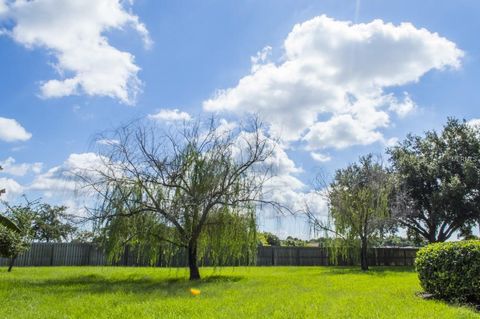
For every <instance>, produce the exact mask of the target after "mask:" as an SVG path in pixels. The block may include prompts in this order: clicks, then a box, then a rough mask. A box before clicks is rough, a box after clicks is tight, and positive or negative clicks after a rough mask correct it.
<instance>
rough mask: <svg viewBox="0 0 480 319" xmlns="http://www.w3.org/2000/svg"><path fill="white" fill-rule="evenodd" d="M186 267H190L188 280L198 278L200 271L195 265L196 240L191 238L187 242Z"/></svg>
mask: <svg viewBox="0 0 480 319" xmlns="http://www.w3.org/2000/svg"><path fill="white" fill-rule="evenodd" d="M188 268H190V280H199V279H200V271H199V270H198V265H197V242H196V241H193V240H192V241H190V243H189V244H188Z"/></svg>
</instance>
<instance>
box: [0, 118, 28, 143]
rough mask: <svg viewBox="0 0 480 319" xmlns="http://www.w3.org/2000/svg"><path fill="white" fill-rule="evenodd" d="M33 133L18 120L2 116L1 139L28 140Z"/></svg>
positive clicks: (6, 140)
mask: <svg viewBox="0 0 480 319" xmlns="http://www.w3.org/2000/svg"><path fill="white" fill-rule="evenodd" d="M31 137H32V134H31V133H29V132H27V130H25V129H24V128H23V126H21V125H20V124H19V123H18V122H17V121H15V120H14V119H8V118H4V117H0V141H5V142H16V141H27V140H29V139H30V138H31Z"/></svg>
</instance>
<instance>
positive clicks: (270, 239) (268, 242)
mask: <svg viewBox="0 0 480 319" xmlns="http://www.w3.org/2000/svg"><path fill="white" fill-rule="evenodd" d="M258 237H259V239H260V244H261V245H262V246H281V244H282V241H281V240H280V238H278V236H277V235H275V234H272V233H269V232H262V233H260V234H259V235H258Z"/></svg>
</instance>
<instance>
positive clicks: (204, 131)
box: [80, 120, 271, 280]
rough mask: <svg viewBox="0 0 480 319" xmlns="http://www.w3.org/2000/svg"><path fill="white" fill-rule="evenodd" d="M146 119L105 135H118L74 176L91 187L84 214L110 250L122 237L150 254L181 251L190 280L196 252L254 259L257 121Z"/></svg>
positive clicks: (261, 154)
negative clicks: (94, 197)
mask: <svg viewBox="0 0 480 319" xmlns="http://www.w3.org/2000/svg"><path fill="white" fill-rule="evenodd" d="M151 125H154V124H149V123H147V124H145V123H144V122H142V121H136V122H133V123H131V124H130V125H127V126H125V127H122V128H120V129H119V130H117V131H115V132H114V133H113V134H112V136H109V138H110V139H115V140H116V141H118V142H116V143H111V144H109V145H104V146H103V148H102V149H100V150H99V154H100V158H101V159H102V163H101V164H100V165H99V168H98V169H97V170H95V171H94V172H85V176H80V178H81V179H82V180H83V182H85V183H86V184H87V185H89V186H90V187H91V188H92V189H94V190H95V191H96V192H97V193H98V194H99V198H100V202H101V205H100V206H99V208H98V209H97V210H94V211H93V216H92V218H93V220H95V221H96V223H97V227H99V228H102V229H104V232H105V238H106V239H107V241H106V244H107V248H108V249H107V250H108V251H109V252H110V256H113V257H115V256H117V257H118V256H119V254H120V253H121V252H122V249H123V247H124V245H125V244H127V243H129V244H132V245H134V246H136V247H139V248H140V249H141V250H143V251H146V252H148V253H149V254H150V256H151V257H152V261H153V260H154V258H155V256H157V255H158V251H159V250H162V251H168V250H170V251H172V250H173V249H181V250H185V251H186V255H187V259H188V265H189V270H190V279H191V280H196V279H200V272H199V268H198V265H199V259H201V257H202V256H206V255H208V256H209V260H210V261H211V262H213V263H214V264H222V262H223V261H225V260H231V259H236V258H240V257H243V256H250V259H251V258H254V256H255V254H254V253H253V250H254V249H255V248H256V226H255V207H256V203H258V202H261V201H262V198H261V193H262V187H261V186H262V184H263V181H264V180H265V179H266V178H267V174H268V171H267V170H266V169H265V167H264V166H265V165H263V162H265V160H266V159H267V158H268V157H269V156H270V153H271V151H270V147H269V145H268V138H266V137H265V136H264V135H263V133H262V130H261V126H260V125H259V123H258V122H257V121H252V122H251V123H250V125H248V126H245V127H240V128H236V129H235V130H225V129H224V128H222V127H219V126H218V123H217V122H216V121H213V120H212V121H211V122H210V123H208V124H207V125H206V126H205V125H202V123H183V125H182V126H181V127H173V128H171V130H170V131H165V130H162V129H160V128H158V127H155V126H153V127H152V126H151ZM103 138H105V137H103ZM227 248H228V249H227Z"/></svg>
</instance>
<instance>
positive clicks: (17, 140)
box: [0, 0, 480, 237]
mask: <svg viewBox="0 0 480 319" xmlns="http://www.w3.org/2000/svg"><path fill="white" fill-rule="evenodd" d="M478 12H480V2H478V1H474V0H471V1H466V0H464V1H434V0H431V1H405V0H402V1H380V0H378V1H374V0H370V1H366V0H363V1H359V0H357V1H338V0H332V1H307V0H291V1H287V0H261V1H258V0H255V1H253V0H245V1H224V0H204V1H176V0H175V1H173V0H172V1H153V0H136V1H133V2H131V1H120V2H119V1H115V0H102V1H97V0H91V1H86V0H82V1H80V0H71V1H64V0H34V1H31V2H25V1H12V0H0V61H1V62H0V63H1V64H0V96H1V97H2V99H1V102H0V163H1V165H3V166H4V167H6V169H5V171H4V172H3V173H0V182H2V183H4V184H5V185H6V187H7V190H8V191H9V195H8V199H9V200H15V199H16V198H18V196H20V195H21V194H23V193H26V194H31V195H30V196H42V197H43V198H44V199H45V200H46V201H52V202H58V203H60V202H61V203H67V204H69V205H71V206H74V207H75V205H77V204H74V203H75V200H74V199H73V197H72V196H73V195H72V194H71V193H70V192H69V191H68V189H69V187H68V186H66V185H63V184H62V175H61V174H60V173H59V172H60V171H61V169H62V168H69V167H71V166H74V165H80V166H81V165H86V164H85V163H90V162H91V161H92V159H91V158H89V157H88V155H85V154H88V152H89V151H91V150H92V143H93V138H94V136H95V134H96V133H99V132H101V131H104V130H107V129H111V128H113V127H116V126H119V125H120V124H122V123H124V122H126V121H129V120H131V119H133V118H138V117H143V116H148V115H154V114H159V112H162V110H163V113H161V114H164V115H163V116H160V117H157V120H158V118H160V120H161V119H163V121H167V120H168V121H172V120H173V119H172V118H171V116H172V114H173V115H176V116H179V117H182V116H185V113H188V114H189V116H191V117H198V116H208V115H210V114H213V113H216V114H218V115H219V116H220V117H223V118H226V119H228V121H229V122H230V123H234V122H235V121H236V120H237V119H239V118H241V117H242V116H244V115H245V114H246V113H248V112H255V113H259V114H261V115H262V116H263V117H264V120H265V121H266V122H268V123H270V124H272V127H273V129H272V132H271V133H272V134H276V135H279V136H280V137H281V140H282V143H281V145H280V148H281V151H282V152H281V154H278V160H279V161H280V163H281V164H279V165H280V166H281V168H280V172H281V174H282V176H281V177H280V178H279V180H278V185H280V186H279V189H278V194H277V195H278V196H279V198H282V199H283V200H287V201H292V200H293V201H297V200H298V201H299V202H300V201H303V200H312V199H311V197H309V196H310V195H311V193H312V189H311V187H310V182H311V179H312V176H314V175H315V174H316V173H317V172H318V171H319V170H320V169H321V170H324V171H326V172H327V173H332V172H333V171H334V170H335V169H337V168H340V167H343V166H344V165H346V164H347V163H349V162H352V161H354V160H356V159H357V158H358V156H359V155H361V154H366V153H368V152H382V151H383V150H384V149H385V147H386V146H387V145H390V144H392V143H394V142H395V140H396V139H402V138H404V137H405V135H406V134H407V133H408V132H414V133H419V134H420V133H422V132H423V131H425V130H428V129H438V128H440V127H441V126H442V124H443V123H444V122H445V121H446V118H447V117H448V116H455V117H458V118H465V119H467V120H470V119H474V118H477V117H478V112H477V109H478V105H479V99H480V90H479V89H478V83H479V77H480V44H479V41H478V32H477V31H478V30H480V19H478ZM376 19H381V20H382V21H376V22H372V21H374V20H376ZM345 21H350V22H351V23H350V24H349V23H347V22H345ZM402 23H409V24H402ZM295 26H296V27H295ZM294 28H296V29H294ZM287 38H289V39H290V41H289V42H288V43H287V42H286V39H287ZM352 48H354V49H352ZM262 50H263V51H262ZM349 50H350V51H349ZM262 52H263V55H262ZM252 57H254V59H253V60H252ZM255 57H256V59H255ZM254 60H256V61H257V62H252V61H254ZM322 63H323V64H322ZM72 83H73V84H72ZM219 90H224V91H219ZM134 96H135V97H134ZM345 100H348V101H345ZM175 109H177V110H178V111H176V113H173V111H172V110H175ZM182 112H185V113H182ZM165 114H167V115H165ZM169 116H170V117H169ZM2 119H3V121H2ZM2 126H3V127H2ZM72 154H76V156H73V157H72ZM315 158H316V160H315ZM65 183H67V182H65ZM62 189H67V191H64V192H61V190H62ZM60 193H61V195H59V194H60ZM314 202H315V200H314ZM315 203H317V205H318V207H319V210H320V213H322V212H323V213H324V206H322V203H318V202H315ZM279 220H280V221H281V222H279ZM261 223H262V227H263V228H264V229H267V230H273V231H276V232H278V233H279V234H280V235H285V234H287V233H291V234H294V235H298V236H302V237H304V236H303V233H305V228H306V227H305V225H304V224H303V222H301V221H297V222H295V221H294V220H293V219H291V218H276V219H270V218H264V219H262V221H261Z"/></svg>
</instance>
